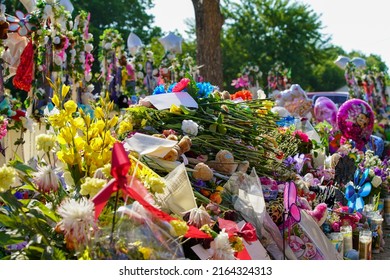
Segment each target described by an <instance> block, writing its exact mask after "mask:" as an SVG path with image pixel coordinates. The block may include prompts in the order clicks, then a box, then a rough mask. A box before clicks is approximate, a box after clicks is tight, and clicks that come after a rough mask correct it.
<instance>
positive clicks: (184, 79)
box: [172, 78, 190, 92]
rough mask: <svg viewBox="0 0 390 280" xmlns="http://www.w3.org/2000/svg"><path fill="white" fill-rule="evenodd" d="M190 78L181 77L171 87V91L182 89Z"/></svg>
mask: <svg viewBox="0 0 390 280" xmlns="http://www.w3.org/2000/svg"><path fill="white" fill-rule="evenodd" d="M189 82H190V79H187V78H183V79H181V80H180V82H178V83H177V84H176V85H175V86H174V87H173V89H172V92H181V91H183V90H184V89H185V88H186V87H187V86H188V84H189Z"/></svg>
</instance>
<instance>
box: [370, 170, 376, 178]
mask: <svg viewBox="0 0 390 280" xmlns="http://www.w3.org/2000/svg"><path fill="white" fill-rule="evenodd" d="M368 175H369V176H370V177H374V176H375V172H374V170H373V169H370V170H369V171H368Z"/></svg>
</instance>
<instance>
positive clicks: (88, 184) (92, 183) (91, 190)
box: [80, 177, 107, 197]
mask: <svg viewBox="0 0 390 280" xmlns="http://www.w3.org/2000/svg"><path fill="white" fill-rule="evenodd" d="M106 183H107V181H106V180H103V179H98V178H90V177H87V178H86V179H85V182H84V183H83V184H82V185H81V188H80V194H81V195H89V197H94V196H95V195H96V194H97V193H98V192H99V191H100V190H101V189H102V188H103V187H104V185H105V184H106Z"/></svg>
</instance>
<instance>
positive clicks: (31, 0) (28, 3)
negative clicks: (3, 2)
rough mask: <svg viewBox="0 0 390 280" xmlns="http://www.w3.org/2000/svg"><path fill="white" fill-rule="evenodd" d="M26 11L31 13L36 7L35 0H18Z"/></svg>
mask: <svg viewBox="0 0 390 280" xmlns="http://www.w3.org/2000/svg"><path fill="white" fill-rule="evenodd" d="M20 2H21V3H22V4H23V6H24V7H25V8H26V10H27V12H28V13H31V12H32V11H33V10H34V9H35V8H36V7H37V1H35V0H20Z"/></svg>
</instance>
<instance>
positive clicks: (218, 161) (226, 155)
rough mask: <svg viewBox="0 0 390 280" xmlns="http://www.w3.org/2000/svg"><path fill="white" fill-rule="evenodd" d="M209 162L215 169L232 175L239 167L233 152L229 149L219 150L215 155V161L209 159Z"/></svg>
mask: <svg viewBox="0 0 390 280" xmlns="http://www.w3.org/2000/svg"><path fill="white" fill-rule="evenodd" d="M207 164H208V165H209V166H210V167H211V168H213V169H214V170H216V171H218V172H221V173H223V174H227V175H232V174H233V173H234V172H235V171H236V170H237V167H238V163H236V162H235V161H234V157H233V154H232V153H231V152H229V151H227V150H221V151H219V152H218V153H217V154H216V155H215V161H209V162H207Z"/></svg>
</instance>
